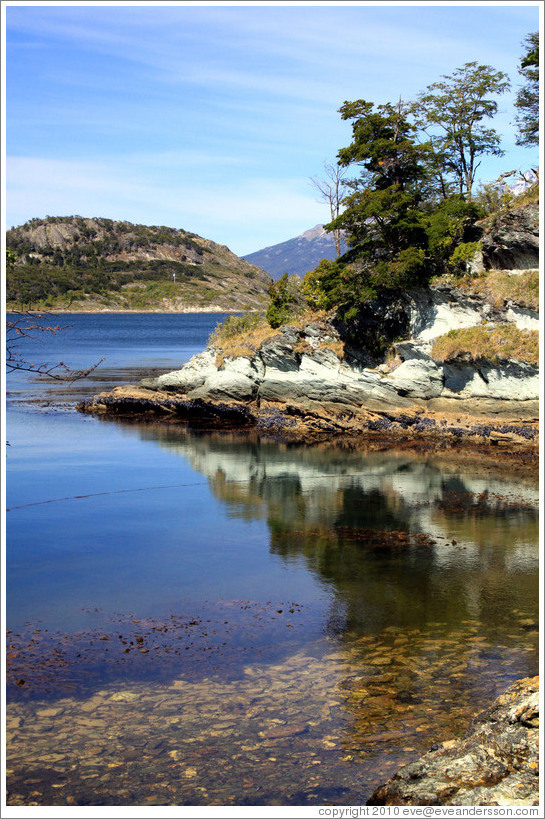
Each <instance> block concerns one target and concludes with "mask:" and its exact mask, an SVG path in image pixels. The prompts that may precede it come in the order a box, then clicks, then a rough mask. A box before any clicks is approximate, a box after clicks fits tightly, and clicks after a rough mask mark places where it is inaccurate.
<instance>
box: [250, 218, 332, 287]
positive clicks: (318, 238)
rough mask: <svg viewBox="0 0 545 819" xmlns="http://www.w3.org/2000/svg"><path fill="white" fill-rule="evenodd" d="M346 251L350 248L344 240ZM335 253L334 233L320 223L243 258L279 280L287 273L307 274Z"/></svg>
mask: <svg viewBox="0 0 545 819" xmlns="http://www.w3.org/2000/svg"><path fill="white" fill-rule="evenodd" d="M342 250H343V252H344V251H345V250H346V247H345V246H344V243H343V247H342ZM335 256H336V253H335V245H334V243H333V236H332V234H330V233H327V232H326V231H325V230H324V228H323V226H322V225H316V226H315V227H313V228H311V229H310V230H305V232H304V233H302V234H301V235H300V236H295V238H293V239H288V241H287V242H281V243H280V244H278V245H271V247H265V248H263V250H256V251H255V253H250V254H248V255H247V256H243V258H244V259H245V260H246V261H247V262H251V263H252V264H256V265H257V266H258V267H260V268H261V269H262V270H265V271H266V272H267V273H269V275H270V276H272V277H273V279H279V278H280V277H281V276H283V275H284V273H289V274H290V275H292V274H294V273H296V274H297V275H298V276H304V275H305V273H307V271H309V270H314V268H315V267H316V265H317V264H318V262H320V261H321V260H322V259H334V258H335Z"/></svg>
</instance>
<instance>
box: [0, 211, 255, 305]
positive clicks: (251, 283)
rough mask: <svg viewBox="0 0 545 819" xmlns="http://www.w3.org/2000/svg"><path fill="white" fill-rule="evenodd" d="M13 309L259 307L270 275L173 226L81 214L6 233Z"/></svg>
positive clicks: (8, 294)
mask: <svg viewBox="0 0 545 819" xmlns="http://www.w3.org/2000/svg"><path fill="white" fill-rule="evenodd" d="M6 247H7V249H8V251H10V253H11V259H12V263H11V264H10V265H9V269H8V272H7V285H6V298H7V306H8V309H20V308H22V307H25V308H28V307H32V309H47V310H70V311H78V310H80V311H86V310H87V311H123V310H142V311H148V310H149V311H157V312H170V311H176V312H177V311H180V312H182V311H192V310H197V311H206V310H210V311H216V310H217V311H229V310H252V309H261V308H263V306H264V305H265V304H266V302H267V298H268V296H267V293H268V286H269V283H270V277H269V276H268V275H267V274H266V273H264V272H263V270H260V269H259V268H258V267H256V266H255V265H253V264H251V263H249V262H247V261H244V260H243V259H240V258H239V257H238V256H235V254H234V253H231V251H230V250H229V249H228V248H227V247H225V246H224V245H218V244H216V243H215V242H212V241H211V240H209V239H203V238H202V237H201V236H197V235H196V234H194V233H188V232H187V231H184V230H178V229H175V228H169V227H157V226H153V227H148V226H146V225H134V224H131V223H130V222H116V221H112V220H111V219H102V218H93V219H87V218H83V217H81V216H67V217H59V216H57V217H47V218H45V219H31V220H30V221H29V222H27V223H26V224H24V225H22V226H20V227H16V228H12V229H11V230H9V231H8V232H7V235H6Z"/></svg>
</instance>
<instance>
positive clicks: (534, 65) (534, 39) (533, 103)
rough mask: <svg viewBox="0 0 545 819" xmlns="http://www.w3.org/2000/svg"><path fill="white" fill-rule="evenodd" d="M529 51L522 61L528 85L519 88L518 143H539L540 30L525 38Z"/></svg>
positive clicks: (516, 101) (517, 106)
mask: <svg viewBox="0 0 545 819" xmlns="http://www.w3.org/2000/svg"><path fill="white" fill-rule="evenodd" d="M525 42H526V45H527V51H526V54H525V55H524V57H522V59H521V62H520V68H519V74H520V75H521V76H522V77H524V79H525V81H526V85H524V86H523V87H522V88H520V89H519V91H518V93H517V97H516V100H515V106H516V108H518V110H519V111H520V116H517V117H516V122H517V126H518V131H519V132H518V138H517V145H528V146H531V145H539V32H537V31H536V32H534V33H532V34H528V36H527V37H526V38H525Z"/></svg>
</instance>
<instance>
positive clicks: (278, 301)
mask: <svg viewBox="0 0 545 819" xmlns="http://www.w3.org/2000/svg"><path fill="white" fill-rule="evenodd" d="M269 297H270V301H269V306H268V307H267V311H266V313H265V318H266V319H267V321H268V322H269V324H270V325H271V327H273V328H276V327H280V325H281V324H286V323H287V322H288V321H290V320H291V319H293V318H294V317H296V316H297V315H298V314H299V313H301V312H302V311H303V310H304V308H305V297H304V295H303V291H302V287H301V279H300V278H299V276H296V275H293V276H288V274H287V273H284V275H283V276H282V277H281V278H280V279H278V281H277V282H271V284H270V286H269Z"/></svg>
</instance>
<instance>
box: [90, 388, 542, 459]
mask: <svg viewBox="0 0 545 819" xmlns="http://www.w3.org/2000/svg"><path fill="white" fill-rule="evenodd" d="M76 408H77V410H78V411H79V412H83V413H85V414H89V415H93V416H96V417H99V418H101V419H103V420H112V421H119V422H121V423H128V424H131V423H145V424H159V425H165V426H166V425H168V426H179V427H181V428H184V429H187V431H188V432H194V431H196V432H199V433H201V432H206V433H212V434H213V433H218V434H226V433H231V434H235V435H242V436H244V437H249V438H256V439H259V440H264V441H267V440H268V441H272V442H276V443H280V444H285V445H302V446H304V445H308V446H313V445H320V446H325V447H339V448H345V449H351V450H353V449H359V448H361V449H373V450H376V449H381V448H388V449H402V450H405V451H416V452H420V453H427V454H429V455H432V454H434V453H440V454H441V456H442V457H443V456H447V455H448V456H449V457H450V456H456V457H461V458H462V459H464V460H468V459H474V458H478V459H481V458H486V459H487V460H488V459H493V460H494V462H495V463H497V464H501V465H506V464H509V467H510V468H512V469H516V470H517V471H519V470H522V471H529V472H534V471H535V470H537V468H538V465H539V430H538V419H537V418H536V417H535V416H534V415H533V414H530V416H529V418H527V419H526V420H524V419H521V418H520V415H517V410H518V409H519V408H517V407H513V408H512V410H513V411H512V413H511V414H510V415H509V414H508V415H505V416H504V415H502V416H499V417H498V416H496V417H494V416H492V415H485V414H484V413H483V414H478V415H477V414H475V415H471V414H469V413H468V412H467V411H466V412H464V411H463V409H462V408H461V407H460V408H457V411H456V412H453V411H449V412H445V411H438V410H435V411H434V410H432V409H430V408H428V407H426V408H423V407H419V406H417V407H413V408H411V409H403V410H400V409H394V408H391V407H381V408H379V407H377V406H375V407H374V408H372V409H371V408H369V407H361V408H359V409H358V410H356V409H355V408H354V407H351V408H347V407H344V408H339V407H334V406H328V405H326V404H318V403H314V404H313V403H312V402H306V403H305V404H296V403H286V404H278V403H272V402H264V401H261V402H255V401H254V402H248V403H241V402H235V401H230V402H227V401H226V402H219V401H213V400H211V399H192V400H188V399H187V398H184V397H183V396H180V395H176V394H173V393H168V392H158V391H154V390H149V389H146V388H144V387H137V386H125V387H116V388H114V389H113V390H111V391H107V392H102V393H99V394H98V395H95V396H94V397H93V398H92V399H88V400H85V401H82V402H80V403H79V404H78V405H77V407H76Z"/></svg>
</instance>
